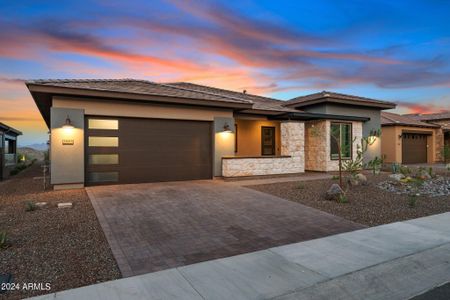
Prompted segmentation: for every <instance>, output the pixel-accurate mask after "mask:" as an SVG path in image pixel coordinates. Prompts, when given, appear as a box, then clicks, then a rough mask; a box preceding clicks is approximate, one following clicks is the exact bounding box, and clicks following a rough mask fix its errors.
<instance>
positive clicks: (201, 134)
mask: <svg viewBox="0 0 450 300" xmlns="http://www.w3.org/2000/svg"><path fill="white" fill-rule="evenodd" d="M96 119H98V117H96ZM117 119H118V120H119V126H118V130H98V129H95V130H89V129H88V130H87V133H88V135H95V136H102V132H104V135H103V136H105V137H112V136H118V138H119V142H118V147H89V146H87V151H86V153H87V159H86V161H87V167H86V170H87V173H92V172H97V171H98V172H107V171H109V170H111V171H118V172H119V176H118V182H119V183H141V182H157V181H173V180H194V179H210V178H212V131H211V130H212V129H211V128H212V124H211V122H202V121H179V120H159V119H137V118H117ZM113 154H117V155H118V157H119V158H118V161H119V164H118V165H115V166H113V165H101V164H100V165H98V164H97V165H95V164H94V165H91V164H89V162H91V163H92V162H94V163H98V162H109V161H114V159H116V160H117V158H105V157H102V156H101V155H113ZM89 155H90V156H89ZM92 155H97V156H94V157H93V156H92ZM94 175H95V176H89V174H87V176H86V178H87V179H89V178H95V179H97V178H100V177H101V178H113V177H114V176H109V175H111V174H106V175H105V176H103V177H102V176H101V175H102V174H100V175H99V174H94ZM108 176H109V177H108ZM100 184H103V182H102V183H100Z"/></svg>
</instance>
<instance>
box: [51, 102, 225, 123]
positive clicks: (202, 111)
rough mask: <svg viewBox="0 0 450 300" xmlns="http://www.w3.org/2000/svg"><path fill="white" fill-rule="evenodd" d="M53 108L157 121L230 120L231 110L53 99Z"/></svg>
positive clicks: (87, 113)
mask: <svg viewBox="0 0 450 300" xmlns="http://www.w3.org/2000/svg"><path fill="white" fill-rule="evenodd" d="M53 107H65V108H76V109H83V110H84V113H85V114H86V115H97V116H121V117H141V118H158V119H178V120H199V121H214V118H215V117H224V118H232V117H233V111H232V110H231V109H212V108H206V107H201V106H182V105H162V104H151V103H136V102H129V103H127V102H124V101H109V100H108V101H102V100H92V99H86V100H80V99H76V98H63V97H54V98H53Z"/></svg>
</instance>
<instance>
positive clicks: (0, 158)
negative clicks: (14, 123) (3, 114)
mask: <svg viewBox="0 0 450 300" xmlns="http://www.w3.org/2000/svg"><path fill="white" fill-rule="evenodd" d="M21 134H22V133H21V132H20V131H19V130H17V129H14V128H12V127H10V126H7V125H6V124H3V123H0V180H3V179H6V178H8V177H9V173H10V172H11V170H12V169H13V168H14V167H15V166H16V164H17V137H18V136H19V135H21Z"/></svg>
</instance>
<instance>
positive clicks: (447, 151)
mask: <svg viewBox="0 0 450 300" xmlns="http://www.w3.org/2000/svg"><path fill="white" fill-rule="evenodd" d="M442 154H443V155H444V161H445V162H448V161H450V145H445V146H444V149H443V151H442Z"/></svg>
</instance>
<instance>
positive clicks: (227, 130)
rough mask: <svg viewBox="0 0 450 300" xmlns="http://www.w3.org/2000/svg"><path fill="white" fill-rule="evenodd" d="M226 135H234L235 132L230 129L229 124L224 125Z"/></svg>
mask: <svg viewBox="0 0 450 300" xmlns="http://www.w3.org/2000/svg"><path fill="white" fill-rule="evenodd" d="M222 132H225V133H232V132H233V131H232V130H231V128H230V125H228V123H225V125H223V131H222Z"/></svg>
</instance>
